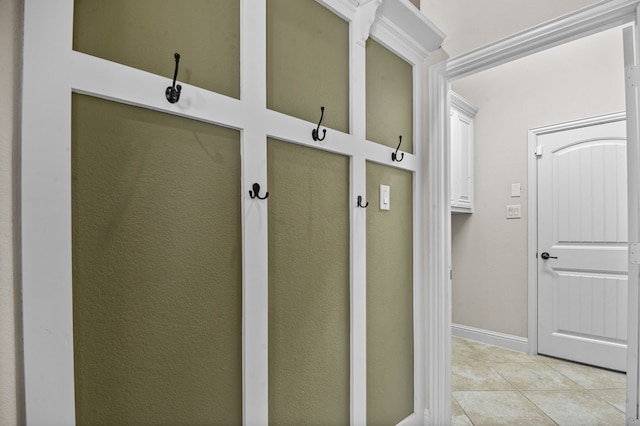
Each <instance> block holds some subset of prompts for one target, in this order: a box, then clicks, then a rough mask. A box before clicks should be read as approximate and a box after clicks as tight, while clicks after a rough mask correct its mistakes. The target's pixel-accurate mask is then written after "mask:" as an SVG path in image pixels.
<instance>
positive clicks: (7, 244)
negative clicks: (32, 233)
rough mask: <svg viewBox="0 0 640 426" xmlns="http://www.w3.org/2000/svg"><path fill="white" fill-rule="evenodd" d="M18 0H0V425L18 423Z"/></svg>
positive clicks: (19, 24) (19, 7)
mask: <svg viewBox="0 0 640 426" xmlns="http://www.w3.org/2000/svg"><path fill="white" fill-rule="evenodd" d="M21 16H22V1H21V0H0V52H2V55H0V75H1V76H2V78H3V82H4V83H3V84H4V86H3V93H2V96H0V424H2V425H13V424H16V423H17V422H18V419H19V416H20V410H19V408H18V407H20V406H22V404H21V402H20V401H19V400H18V393H19V392H18V391H17V383H18V374H17V373H16V372H17V371H19V370H20V368H19V367H18V365H19V361H18V360H17V358H16V327H17V321H16V316H17V313H18V306H19V303H18V291H17V290H16V289H17V273H18V267H17V265H18V262H17V255H18V250H17V244H18V243H17V232H16V230H17V226H16V225H17V207H15V206H17V203H16V202H15V201H17V192H18V189H17V188H18V187H17V183H18V176H17V170H18V168H17V167H16V164H17V154H18V153H17V147H18V114H17V111H18V108H19V93H20V65H19V64H20V61H21V51H20V46H21V42H22V40H21V19H22V18H21Z"/></svg>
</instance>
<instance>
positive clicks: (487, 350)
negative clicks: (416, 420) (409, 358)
mask: <svg viewBox="0 0 640 426" xmlns="http://www.w3.org/2000/svg"><path fill="white" fill-rule="evenodd" d="M452 354H453V365H452V370H453V382H452V388H453V425H454V426H462V425H464V426H469V425H475V426H483V425H490V426H497V425H536V426H537V425H561V426H564V425H567V426H574V425H575V426H583V425H607V426H610V425H624V417H625V416H624V405H625V389H626V376H625V374H623V373H617V372H613V371H609V370H604V369H600V368H596V367H588V366H585V365H582V364H575V363H571V362H568V361H563V360H559V359H555V358H550V357H545V356H539V355H527V354H523V353H520V352H515V351H510V350H507V349H503V348H498V347H495V346H490V345H485V344H483V343H478V342H474V341H471V340H466V339H461V338H458V337H454V338H453V351H452Z"/></svg>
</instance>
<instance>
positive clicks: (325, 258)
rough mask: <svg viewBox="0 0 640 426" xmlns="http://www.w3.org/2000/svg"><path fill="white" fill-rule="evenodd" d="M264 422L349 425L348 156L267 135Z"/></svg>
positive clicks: (273, 423)
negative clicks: (266, 398) (266, 380)
mask: <svg viewBox="0 0 640 426" xmlns="http://www.w3.org/2000/svg"><path fill="white" fill-rule="evenodd" d="M267 154H268V183H269V194H270V195H269V423H270V424H272V425H320V424H322V425H347V424H349V413H350V398H349V392H350V389H349V371H350V370H349V363H350V361H349V342H350V340H349V339H350V336H349V321H350V318H349V263H350V260H349V159H348V158H347V157H344V156H340V155H337V154H331V153H327V152H323V151H319V150H315V149H312V148H306V147H302V146H298V145H294V144H290V143H286V142H282V141H276V140H273V139H269V141H268V149H267Z"/></svg>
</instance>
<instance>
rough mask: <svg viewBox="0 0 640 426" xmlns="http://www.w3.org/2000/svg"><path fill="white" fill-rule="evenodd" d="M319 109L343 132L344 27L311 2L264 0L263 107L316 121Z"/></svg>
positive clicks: (346, 84)
mask: <svg viewBox="0 0 640 426" xmlns="http://www.w3.org/2000/svg"><path fill="white" fill-rule="evenodd" d="M321 106H324V107H325V111H324V119H323V121H322V124H323V126H327V127H329V128H333V129H337V130H340V131H342V132H345V133H346V132H349V24H348V23H347V22H346V21H343V20H342V19H340V18H339V17H338V16H337V15H335V14H334V13H332V12H331V11H329V10H328V9H327V8H325V7H324V6H322V5H320V4H319V3H318V2H316V1H315V0H296V1H292V0H267V107H268V108H269V109H272V110H275V111H279V112H282V113H284V114H287V115H291V116H293V117H298V118H301V119H303V120H307V121H311V122H314V123H316V122H318V120H320V107H321ZM330 131H331V130H328V132H330ZM309 137H311V128H309Z"/></svg>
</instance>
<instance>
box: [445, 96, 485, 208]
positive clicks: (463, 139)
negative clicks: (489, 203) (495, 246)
mask: <svg viewBox="0 0 640 426" xmlns="http://www.w3.org/2000/svg"><path fill="white" fill-rule="evenodd" d="M477 112H478V108H476V107H475V106H473V105H472V104H471V103H470V102H469V101H467V100H466V99H464V98H463V97H462V96H460V95H458V94H457V93H455V92H451V111H450V117H451V191H450V193H451V213H473V120H474V117H475V115H476V113H477Z"/></svg>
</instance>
